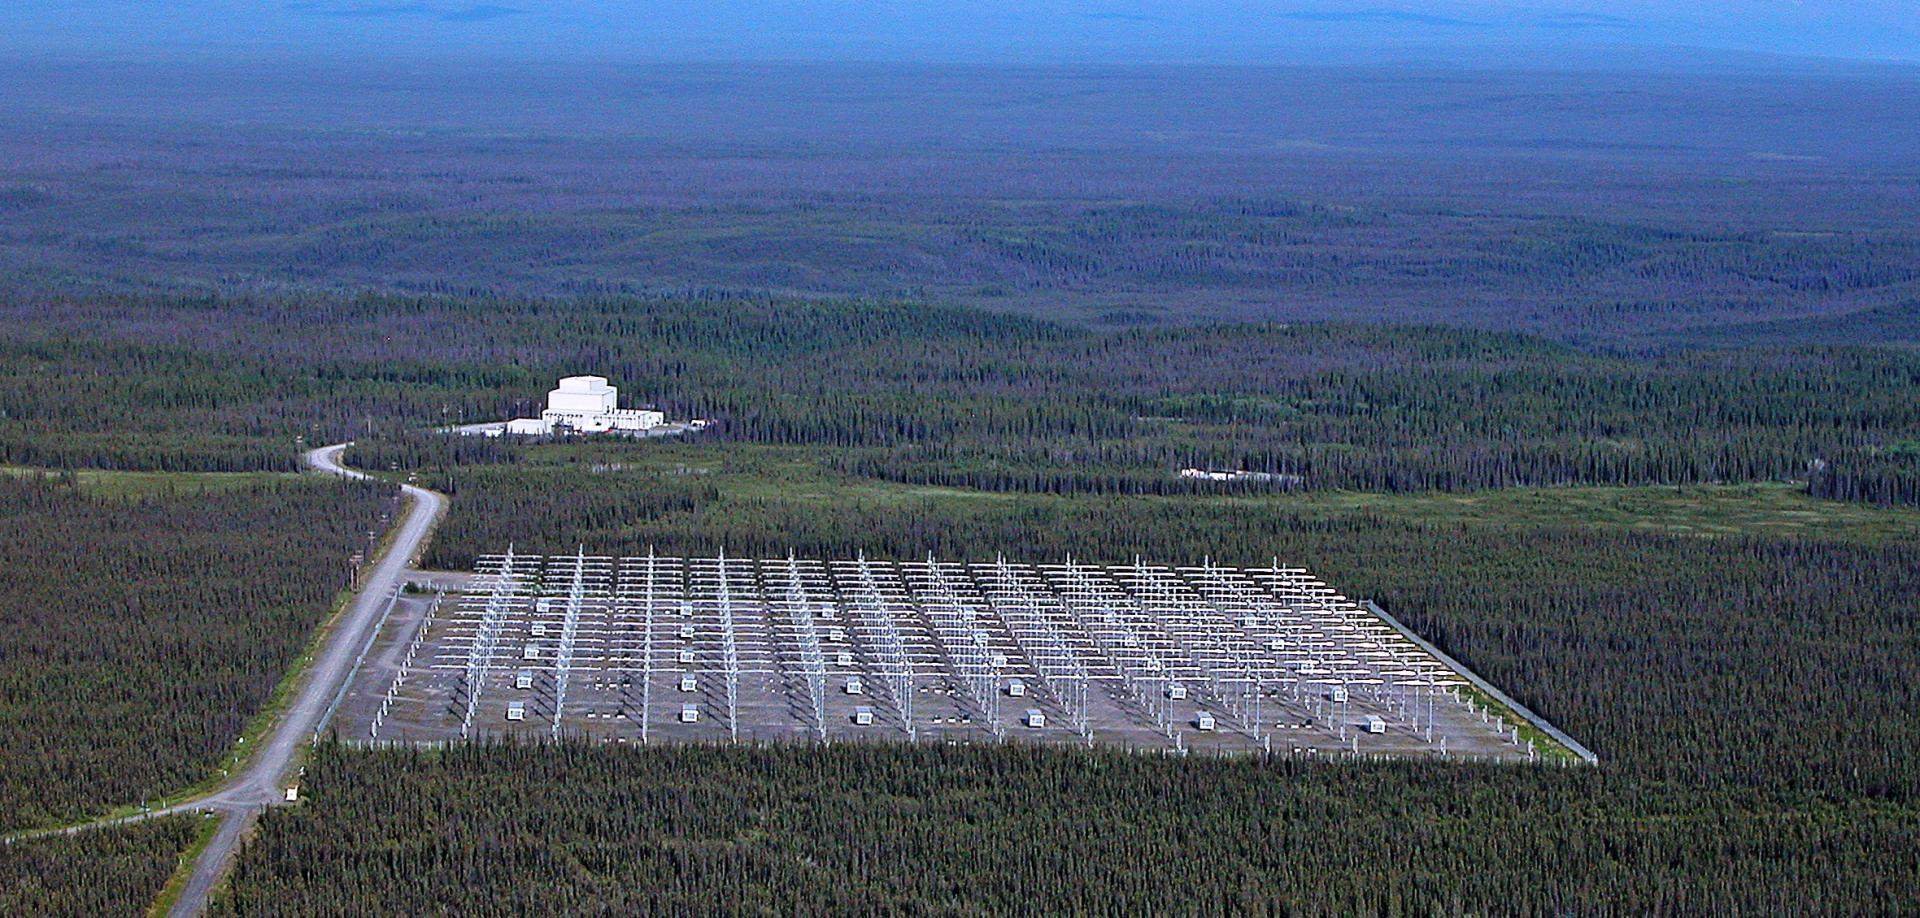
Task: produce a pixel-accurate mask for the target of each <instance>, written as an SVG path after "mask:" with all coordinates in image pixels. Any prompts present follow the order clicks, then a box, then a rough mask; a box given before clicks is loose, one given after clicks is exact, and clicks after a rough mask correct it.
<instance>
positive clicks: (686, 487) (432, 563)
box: [0, 3, 1920, 915]
mask: <svg viewBox="0 0 1920 918" xmlns="http://www.w3.org/2000/svg"><path fill="white" fill-rule="evenodd" d="M82 6H85V5H82ZM135 6H138V5H116V6H115V9H116V10H119V11H120V12H121V14H122V15H127V16H135V15H137V14H136V13H135V12H133V10H134V7H135ZM268 6H272V5H268ZM281 6H285V7H286V10H285V11H286V12H288V14H289V15H301V16H307V17H310V19H311V22H310V23H309V24H314V23H320V22H321V20H324V21H325V23H326V24H329V25H330V27H337V28H341V29H351V28H355V27H358V26H359V25H365V24H367V23H372V22H374V21H375V20H376V19H380V18H382V17H385V18H387V19H388V20H393V19H394V18H395V17H398V18H399V19H401V20H404V21H406V22H408V23H410V25H411V26H417V27H419V29H421V30H425V29H428V28H433V27H444V28H449V29H456V28H474V29H478V28H490V27H491V26H487V25H486V24H485V22H484V21H483V20H488V21H490V20H494V19H497V20H499V24H505V25H506V26H508V27H518V26H519V25H521V24H523V23H528V22H530V21H532V20H533V19H534V18H535V16H534V15H533V14H531V13H529V12H528V11H523V10H519V9H517V7H519V6H522V5H519V4H516V5H514V6H515V7H516V9H508V8H506V7H503V6H494V5H486V4H480V5H470V4H437V3H423V4H389V5H384V6H378V7H377V8H376V7H375V6H374V5H364V4H305V3H303V4H288V5H281ZM123 7H124V9H122V8H123ZM469 7H470V8H469ZM170 8H171V7H170ZM276 8H278V7H276ZM235 9H236V10H237V9H238V7H236V8H235ZM234 15H235V16H236V17H238V16H239V15H240V14H239V13H237V12H236V13H235V14H234ZM1398 15H1402V14H1398V13H1391V12H1380V11H1372V12H1365V13H1361V14H1359V16H1360V18H1361V19H1363V20H1366V21H1367V22H1368V23H1369V24H1377V20H1381V19H1383V18H1385V19H1391V18H1393V17H1394V16H1398ZM5 16H6V14H5V13H0V19H4V18H5ZM1296 16H1297V18H1296V20H1295V21H1294V22H1293V24H1294V25H1300V26H1302V27H1305V26H1306V25H1307V24H1309V23H1311V22H1312V21H1314V19H1315V17H1317V16H1323V14H1320V13H1311V12H1309V13H1304V14H1296ZM1120 20H1127V25H1128V27H1129V28H1133V27H1140V26H1144V25H1145V23H1144V22H1132V20H1131V19H1129V18H1128V17H1124V16H1122V17H1119V18H1118V19H1116V20H1113V21H1112V22H1109V23H1108V24H1109V25H1115V27H1118V23H1119V22H1120ZM1415 24H1418V25H1431V23H1415ZM1582 24H1583V25H1586V26H1594V27H1596V28H1604V25H1605V24H1604V23H1600V22H1598V20H1597V19H1596V20H1594V21H1583V23H1582ZM130 31H131V30H130ZM21 34H25V33H21ZM9 35H10V36H11V35H13V33H12V32H10V33H9ZM269 57H270V59H271V63H269V64H252V63H246V62H243V61H238V60H236V61H228V62H222V63H214V64H204V62H203V64H202V65H194V66H187V65H184V64H182V65H179V66H174V65H169V64H165V63H156V62H154V61H149V60H145V59H138V60H136V59H133V58H131V57H130V58H128V59H126V60H120V61H118V62H117V63H112V64H110V65H109V64H104V63H100V62H95V63H93V64H85V63H74V62H62V61H60V60H56V59H54V58H48V59H46V60H39V59H31V60H29V59H19V58H16V57H13V56H8V55H6V54H0V85H5V86H7V87H8V90H9V91H7V92H3V93H0V831H6V830H10V829H14V828H25V827H47V826H61V825H67V824H71V823H76V822H79V821H81V820H85V819H88V818H92V817H97V816H101V815H106V814H127V813H132V812H137V811H138V810H139V809H140V808H142V807H143V806H144V805H147V804H150V803H157V802H161V801H164V800H167V799H173V798H178V797H180V796H181V795H184V794H188V793H190V792H191V791H192V790H193V789H195V788H204V787H206V786H208V785H209V784H210V783H211V782H214V781H216V780H217V779H218V778H219V777H220V775H221V773H222V770H223V769H226V768H228V767H229V766H230V765H231V764H232V763H234V762H235V761H236V758H235V755H236V751H237V750H240V749H242V748H243V747H245V746H246V745H249V744H251V743H252V740H250V739H248V740H247V742H245V743H243V742H242V740H243V739H245V738H247V737H249V736H250V735H257V734H250V733H249V731H250V730H251V729H252V728H253V727H255V726H257V725H258V724H259V722H260V719H261V717H262V716H263V713H270V712H271V710H272V709H273V706H274V704H275V698H276V691H277V689H278V688H280V687H282V686H284V685H286V684H287V683H286V680H287V678H288V676H289V675H290V673H293V672H296V671H297V668H298V666H299V661H300V660H301V658H302V655H303V654H304V653H305V652H307V651H308V650H310V649H311V648H313V647H314V646H315V644H314V642H315V640H316V635H317V634H319V633H320V632H319V626H320V625H321V623H322V622H324V621H325V620H326V619H327V616H328V614H329V612H330V610H332V609H333V608H335V607H336V603H337V602H338V601H339V600H340V599H341V598H342V596H343V595H344V594H343V593H342V590H343V589H344V588H345V587H346V586H347V579H348V576H349V559H350V558H352V557H353V556H354V555H355V554H356V553H364V552H366V551H367V550H368V549H369V548H371V547H372V546H373V544H374V543H375V541H376V540H377V538H378V534H379V533H380V532H381V531H382V530H384V529H385V528H386V526H387V524H388V523H389V522H390V521H391V519H392V518H393V516H394V514H395V512H396V510H397V505H396V503H395V499H396V495H395V489H394V488H393V487H392V485H393V484H394V483H395V482H398V481H401V480H407V479H411V480H413V481H416V482H418V483H419V484H421V485H424V486H427V487H432V488H435V489H438V490H440V491H443V492H445V493H446V494H448V495H449V496H450V497H451V499H452V503H451V515H450V516H448V517H447V518H446V519H445V520H443V521H442V522H441V523H440V524H439V525H438V526H437V528H436V530H435V532H434V535H433V538H432V540H431V541H430V543H429V544H428V547H427V548H426V551H425V555H424V557H423V558H421V564H422V565H423V566H426V567H430V568H442V569H460V568H465V567H468V566H470V565H471V564H472V563H473V561H474V559H475V557H476V556H478V555H480V554H482V553H486V552H492V551H498V550H500V549H501V548H503V547H504V546H506V545H508V544H512V545H514V546H516V547H517V548H519V549H521V550H524V551H531V552H542V553H550V552H558V551H566V550H571V549H573V548H574V547H575V546H585V547H586V548H587V550H588V551H590V552H601V553H608V554H626V553H638V552H644V551H647V550H649V549H653V550H658V551H660V552H664V553H670V554H673V553H680V554H694V553H699V554H705V553H710V552H714V551H718V550H722V549H724V550H725V551H726V552H728V554H729V555H784V554H786V553H787V552H789V551H792V552H797V553H799V554H802V555H814V556H851V555H853V554H854V553H856V552H865V553H867V554H869V555H871V556H875V557H887V558H916V559H917V558H921V557H924V556H925V555H926V554H927V553H929V552H935V553H938V554H940V555H941V556H943V557H947V558H955V559H968V560H984V559H988V558H991V557H993V556H994V555H996V554H1000V553H1005V554H1007V555H1009V556H1014V557H1018V558H1022V559H1026V560H1031V561H1050V560H1054V559H1057V558H1060V557H1062V556H1065V555H1069V554H1071V555H1073V556H1074V557H1076V558H1078V559H1083V560H1088V561H1100V562H1122V563H1124V562H1126V561H1130V560H1132V559H1133V558H1134V557H1136V556H1144V557H1146V558H1150V559H1156V560H1162V561H1169V562H1173V563H1197V562H1199V561H1201V560H1202V559H1211V560H1216V561H1221V562H1225V563H1231V564H1264V563H1267V562H1269V561H1271V560H1275V559H1278V560H1280V561H1283V562H1285V563H1293V564H1302V565H1305V566H1308V567H1310V568H1312V569H1313V570H1314V571H1315V573H1316V574H1318V575H1320V576H1321V577H1323V578H1325V579H1326V580H1327V581H1328V582H1330V583H1332V584H1334V585H1336V586H1338V587H1339V588H1340V589H1341V590H1342V591H1344V592H1346V593H1347V594H1349V595H1353V596H1356V597H1366V598H1371V599H1374V600H1377V601H1378V602H1380V603H1381V604H1382V605H1383V606H1384V607H1386V608H1388V609H1389V610H1391V611H1392V613H1393V614H1394V615H1395V616H1396V617H1397V618H1398V619H1399V620H1401V621H1403V622H1405V623H1406V624H1408V625H1409V626H1411V627H1412V628H1414V629H1417V630H1418V631H1419V632H1421V633H1422V634H1423V635H1424V636H1426V637H1427V638H1429V639H1431V640H1432V641H1433V642H1434V643H1436V644H1437V645H1439V646H1440V647H1441V648H1442V649H1444V650H1445V651H1446V652H1447V653H1449V654H1451V655H1453V656H1455V657H1457V658H1458V659H1460V660H1461V661H1463V662H1464V663H1466V664H1467V665H1468V666H1470V667H1471V668H1472V669H1474V670H1475V671H1477V672H1478V673H1479V674H1480V675H1482V676H1484V677H1486V678H1487V679H1488V680H1489V681H1490V682H1492V683H1494V684H1496V685H1498V686H1500V687H1501V688H1502V689H1503V690H1505V691H1506V692H1508V693H1510V694H1511V695H1513V696H1514V697H1515V698H1516V699H1518V700H1519V701H1521V702H1523V703H1524V704H1526V705H1527V706H1529V707H1530V708H1532V709H1533V710H1535V711H1537V712H1539V713H1540V714H1541V715H1543V716H1545V717H1546V718H1547V719H1549V720H1551V721H1552V722H1554V723H1555V724H1556V725H1557V726H1559V727H1561V728H1563V729H1564V730H1566V731H1567V732H1568V733H1570V734H1571V735H1573V736H1574V737H1576V738H1578V739H1579V740H1581V741H1582V742H1583V743H1584V744H1586V745H1587V746H1589V747H1591V748H1592V749H1593V750H1594V751H1595V752H1596V753H1597V754H1598V756H1599V757H1600V762H1599V764H1598V765H1597V766H1593V767H1562V766H1558V765H1555V766H1543V767H1510V766H1489V765H1486V764H1474V763H1465V762H1380V761H1325V760H1307V759H1294V758H1288V757H1273V758H1207V757H1191V758H1176V757H1165V756H1158V755H1135V754H1127V753H1118V752H1110V751H1109V752H1099V751H1083V750H1064V749H1033V748H1025V747H1020V746H1017V745H1010V746H1006V747H995V746H984V745H983V746H974V747H935V746H918V747H914V746H904V745H884V744H860V745H852V744H839V745H835V746H831V747H810V746H801V745H793V746H783V747H774V748H749V747H700V748H679V749H668V748H651V749H636V748H631V747H608V746H590V745H585V744H582V743H576V742H572V741H568V742H562V743H558V744H549V745H503V744H496V743H479V744H473V745H460V744H454V745H449V746H446V747H436V748H365V747H360V746H356V745H352V744H350V743H346V742H342V741H339V740H338V739H334V740H323V741H321V742H319V743H318V744H316V745H315V746H314V748H312V749H311V750H309V751H308V753H307V756H308V757H307V758H306V760H305V762H304V767H305V771H304V772H303V773H302V774H301V777H300V789H301V794H300V796H301V800H300V801H299V802H298V803H297V804H296V805H291V806H275V807H272V808H270V809H267V810H266V811H265V812H264V813H263V814H262V815H261V818H260V821H259V823H258V825H257V827H256V830H255V831H254V832H253V834H252V835H251V836H250V838H249V839H248V841H247V843H246V844H245V846H244V848H243V849H242V850H241V852H240V855H239V858H238V861H237V864H236V865H235V869H234V871H233V873H232V874H231V876H230V879H229V880H228V881H227V883H226V884H225V885H224V886H223V887H222V888H221V889H220V890H218V891H217V893H216V895H215V897H214V899H213V909H214V911H216V912H218V913H222V914H235V915H255V914H298V915H308V914H324V915H369V914H419V913H427V914H523V913H586V914H630V913H653V912H661V913H673V914H680V913H729V912H756V913H781V914H786V913H809V914H810V913H838V912H867V913H879V912H908V913H942V914H957V913H967V914H998V913H1042V914H1054V913H1082V912H1099V913H1120V914H1166V913H1174V914H1179V913H1228V912H1234V913H1240V912H1246V913H1262V914H1273V913H1287V914H1356V913H1383V914H1440V913H1445V914H1679V915H1691V914H1805V913H1826V914H1848V915H1852V914H1882V913H1889V914H1900V913H1915V912H1920V716H1916V714H1915V712H1916V711H1917V710H1920V630H1916V629H1920V232H1916V230H1915V227H1914V225H1913V220H1912V216H1913V214H1914V213H1916V212H1920V183H1917V182H1916V181H1915V175H1916V174H1920V172H1916V169H1915V164H1916V163H1920V143H1916V136H1917V135H1915V134H1914V132H1913V131H1912V125H1913V124H1915V123H1920V79H1915V77H1914V75H1913V73H1912V72H1911V70H1910V69H1903V68H1901V67H1898V66H1894V65H1890V64H1889V65H1885V66H1882V65H1881V64H1873V65H1871V66H1869V65H1865V64H1861V65H1858V66H1854V65H1843V64H1835V63H1832V62H1825V63H1822V62H1812V61H1800V62H1797V63H1794V64H1793V65H1792V66H1778V62H1771V63H1763V62H1758V61H1753V60H1744V59H1742V60H1720V61H1719V62H1718V63H1712V62H1708V63H1701V62H1699V61H1696V60H1693V59H1692V56H1691V55H1690V57H1689V60H1688V61H1686V62H1685V63H1684V65H1681V66H1665V65H1663V66H1659V67H1647V66H1642V63H1643V62H1626V63H1622V64H1621V65H1620V66H1596V67H1590V68H1576V69H1571V70H1561V69H1554V68H1552V67H1548V68H1533V67H1528V66H1520V65H1515V64H1514V63H1512V62H1509V61H1505V60H1502V61H1499V62H1497V63H1498V66H1487V67H1452V66H1427V65H1423V64H1417V63H1414V64H1408V65H1405V66H1397V67H1384V68H1383V67H1378V66H1375V65H1372V64H1368V65H1366V66H1358V65H1356V66H1326V67H1320V66H1300V67H1294V66H1279V67H1271V68H1237V67H1219V68H1213V67H1206V68H1182V67H1167V68H1159V67H1140V68H1129V67H1114V68H1106V67H1092V68H1079V67H1045V66H1036V67H1022V68H1013V71H1017V72H1012V71H1008V72H1002V71H1000V70H996V69H994V68H975V67H963V66H954V67H950V66H944V65H942V66H933V65H928V66H919V65H867V64H859V65H846V66H821V67H815V66H804V65H784V64H783V65H766V66H752V67H737V66H733V65H724V66H700V65H688V66H666V65H662V66H659V67H640V68H627V67H621V66H613V65H608V66H604V67H603V66H601V65H597V64H586V63H581V62H553V63H551V64H550V65H549V64H540V65H531V64H524V63H517V62H505V61H502V62H498V63H497V64H477V63H458V62H454V61H443V62H440V63H437V64H434V65H432V66H425V65H422V66H420V67H418V68H415V67H411V66H389V65H387V64H382V63H378V62H372V61H362V60H356V61H351V62H348V61H335V62H332V63H330V64H327V65H316V64H315V62H314V61H311V60H302V59H295V58H293V57H284V58H283V57H282V56H280V55H277V54H275V55H270V56H269ZM1556 66H1557V65H1556ZM581 373H591V374H598V375H603V376H606V377H608V378H609V379H610V380H611V381H612V382H613V383H614V384H615V385H617V386H619V387H620V389H621V393H622V401H623V407H639V406H649V407H658V408H660V409H661V410H663V411H664V412H666V413H667V415H669V416H670V417H673V418H676V419H680V418H695V417H698V418H704V419H708V420H710V421H711V422H712V425H711V426H710V427H708V428H706V429H704V430H702V431H701V432H699V433H697V434H690V435H688V436H685V437H680V438H675V439H673V440H641V441H633V440H623V439H611V440H606V439H603V440H588V439H585V438H576V437H566V436H562V437H555V438H546V439H539V440H522V439H513V438H503V439H487V438H481V437H456V436H450V435H448V434H447V433H446V431H445V428H448V427H450V426H454V425H462V424H470V423H475V422H482V421H495V420H500V419H505V418H510V417H524V416H530V415H536V414H537V413H538V412H539V411H540V409H541V407H542V401H541V400H542V398H543V396H544V394H545V392H546V391H547V390H548V389H549V388H551V387H552V386H553V384H554V380H555V379H556V378H557V377H561V376H567V375H573V374H581ZM346 441H352V445H351V447H350V448H349V449H348V450H347V452H346V459H347V461H348V462H349V463H350V464H352V465H354V466H356V467H358V468H361V469H364V470H367V471H369V472H371V473H374V474H376V475H377V476H379V478H380V479H381V480H380V481H374V482H360V483H355V484H346V483H342V482H337V481H330V480H323V479H322V478H320V477H319V476H314V475H303V474H300V472H301V467H300V456H301V454H302V453H303V451H305V450H308V449H312V448H314V447H318V446H321V445H326V444H334V443H342V442H346ZM1193 468H1198V469H1202V470H1212V471H1219V472H1245V473H1249V474H1247V475H1245V476H1241V477H1239V478H1238V479H1236V480H1230V481H1211V480H1204V478H1202V479H1195V478H1192V477H1183V476H1182V475H1181V474H1180V473H1181V472H1182V471H1183V470H1186V469H1193ZM213 824H214V820H206V819H194V818H177V817H166V818H161V819H155V820H151V821H146V822H139V823H134V824H124V825H114V826H111V827H109V828H106V829H102V830H99V831H85V832H80V833H76V834H72V835H65V834H55V835H48V836H41V837H34V838H31V839H21V840H19V841H18V842H17V843H5V844H0V914H8V915H11V914H63V915H64V914H81V915H99V914H132V913H140V912H144V911H145V910H146V909H147V908H148V906H149V905H150V904H152V903H153V902H154V901H155V897H156V896H157V895H160V894H161V890H162V887H163V886H166V885H167V884H168V882H169V880H170V879H171V880H172V881H173V882H174V883H175V888H178V885H179V884H180V882H181V881H182V879H183V873H182V872H181V871H180V870H178V869H176V868H177V867H178V866H179V863H180V861H181V859H182V857H183V853H186V852H191V851H192V850H195V849H196V842H203V841H205V840H207V839H208V838H209V837H210V836H209V833H208V831H207V830H208V828H209V827H210V826H211V825H213Z"/></svg>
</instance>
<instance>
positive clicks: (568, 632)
mask: <svg viewBox="0 0 1920 918" xmlns="http://www.w3.org/2000/svg"><path fill="white" fill-rule="evenodd" d="M612 576H613V575H612V561H611V559H609V558H602V557H589V556H588V555H587V550H586V547H585V546H581V547H580V548H579V550H578V551H576V552H575V553H574V556H573V557H571V558H553V559H549V561H548V576H547V581H548V582H550V583H554V584H565V587H564V589H565V591H566V592H565V595H564V596H562V597H560V598H561V609H562V611H561V619H560V623H559V624H560V638H559V642H558V645H557V646H556V647H555V649H554V655H553V725H552V728H551V729H550V731H549V736H550V737H551V738H552V739H556V740H557V739H559V738H560V722H561V718H562V717H563V716H564V714H565V711H566V704H567V688H568V686H569V685H570V684H571V683H572V680H573V663H574V653H575V651H576V650H577V647H578V643H579V640H580V616H581V613H582V611H583V610H584V609H585V608H586V606H587V604H588V603H593V604H595V605H596V606H599V605H603V604H604V603H605V602H606V600H607V598H608V595H609V594H610V593H611V581H612Z"/></svg>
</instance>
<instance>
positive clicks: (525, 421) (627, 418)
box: [472, 376, 699, 437]
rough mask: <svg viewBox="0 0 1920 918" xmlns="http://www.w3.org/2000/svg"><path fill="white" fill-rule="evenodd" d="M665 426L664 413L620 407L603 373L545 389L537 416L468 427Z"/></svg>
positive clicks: (515, 430) (493, 430)
mask: <svg viewBox="0 0 1920 918" xmlns="http://www.w3.org/2000/svg"><path fill="white" fill-rule="evenodd" d="M666 426H668V425H667V416H666V415H665V414H663V413H661V412H658V411H651V410H647V409H642V408H621V407H620V390H619V389H618V388H617V387H615V386H610V385H608V384H607V378H606V377H604V376H568V377H566V378H564V379H561V380H560V385H559V386H558V387H556V388H555V389H553V390H552V391H550V392H548V393H547V407H546V409H545V410H543V411H541V412H540V416H539V417H537V418H514V419H513V420H511V421H507V422H506V423H504V424H498V423H496V424H482V425H478V426H477V427H475V428H472V430H474V431H477V432H479V433H482V434H485V435H486V436H490V437H497V436H501V435H503V434H511V435H514V436H532V437H544V436H551V435H553V434H556V433H587V434H595V433H628V434H645V433H648V432H651V431H656V430H660V429H661V428H664V427H666ZM694 426H696V427H697V426H699V425H694Z"/></svg>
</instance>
